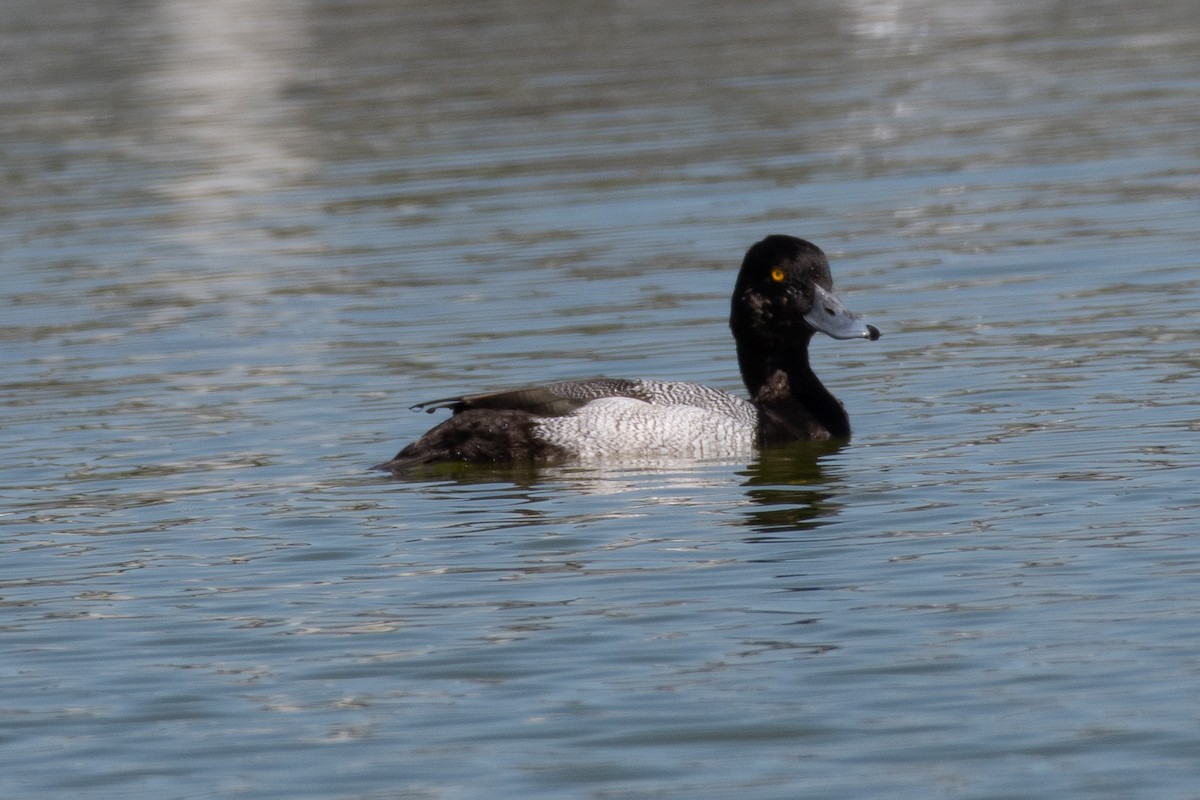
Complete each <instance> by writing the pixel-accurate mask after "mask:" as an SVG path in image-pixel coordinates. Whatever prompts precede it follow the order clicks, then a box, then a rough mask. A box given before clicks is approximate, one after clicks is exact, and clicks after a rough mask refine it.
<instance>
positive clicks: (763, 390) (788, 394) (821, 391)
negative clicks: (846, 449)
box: [738, 340, 850, 444]
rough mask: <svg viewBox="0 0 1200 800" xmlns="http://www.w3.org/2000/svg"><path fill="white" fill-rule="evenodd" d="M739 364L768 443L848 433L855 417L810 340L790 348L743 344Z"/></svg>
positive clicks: (843, 436)
mask: <svg viewBox="0 0 1200 800" xmlns="http://www.w3.org/2000/svg"><path fill="white" fill-rule="evenodd" d="M738 365H739V366H740V367H741V370H742V380H744V381H745V383H746V388H747V389H749V390H750V399H751V400H753V401H754V404H755V405H756V406H758V409H759V411H760V413H761V415H762V422H761V424H760V426H759V435H760V437H761V439H762V444H781V443H784V442H794V441H803V440H808V439H845V438H848V437H849V436H850V418H849V417H848V416H847V415H846V409H845V408H843V407H842V404H841V402H839V401H838V399H837V398H836V397H834V396H833V395H832V394H830V392H829V390H828V389H826V388H825V386H824V385H823V384H822V383H821V381H820V380H819V379H818V378H817V376H816V374H815V373H814V372H813V371H812V367H811V366H809V363H808V341H807V340H805V341H803V342H798V343H796V345H795V346H794V347H793V348H792V349H789V350H787V351H786V352H782V351H769V352H763V351H762V350H761V349H758V348H753V347H748V346H747V347H744V346H742V345H741V344H739V345H738Z"/></svg>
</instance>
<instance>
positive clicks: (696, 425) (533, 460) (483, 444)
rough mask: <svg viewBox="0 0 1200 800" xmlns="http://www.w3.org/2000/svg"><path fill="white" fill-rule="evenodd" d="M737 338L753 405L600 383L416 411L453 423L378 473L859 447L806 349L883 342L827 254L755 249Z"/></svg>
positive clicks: (749, 254) (774, 240) (655, 386)
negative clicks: (800, 445) (807, 446)
mask: <svg viewBox="0 0 1200 800" xmlns="http://www.w3.org/2000/svg"><path fill="white" fill-rule="evenodd" d="M729 327H730V330H731V332H732V333H733V338H734V343H735V347H736V352H737V361H738V367H739V369H740V371H741V376H742V382H743V383H744V384H745V386H746V389H747V391H748V393H749V397H748V398H745V397H739V396H738V395H735V394H733V393H731V392H726V391H723V390H720V389H715V388H712V387H709V386H705V385H703V384H699V383H688V382H683V381H662V380H646V379H626V378H603V377H601V378H587V379H582V380H567V381H560V382H557V383H548V384H543V385H537V386H525V387H520V388H515V389H505V390H501V391H492V392H484V393H480V394H466V395H461V396H459V397H449V398H444V399H441V400H431V401H428V402H424V403H418V404H417V405H414V406H412V409H411V410H414V411H416V410H424V411H427V412H430V413H433V412H436V411H439V410H449V411H450V413H451V416H450V417H449V418H448V419H446V420H445V421H443V422H441V423H440V424H438V425H436V426H435V427H433V428H432V429H430V430H429V431H428V432H427V433H426V434H425V435H424V436H422V437H420V438H419V439H417V440H416V441H415V442H413V443H411V444H409V445H408V446H406V447H405V448H404V449H402V450H401V451H400V452H399V453H397V454H396V456H395V457H394V458H392V459H390V460H388V461H385V462H383V463H382V464H377V465H375V467H373V469H377V470H383V471H386V472H390V473H392V475H395V476H400V475H403V474H404V473H405V472H407V471H409V470H411V469H413V468H414V467H419V466H421V465H433V464H437V463H441V462H468V463H482V464H487V463H491V464H505V463H511V464H516V463H521V464H535V465H537V464H547V465H549V464H559V463H564V462H572V461H579V462H586V461H596V460H645V459H697V460H698V459H716V458H741V457H748V456H751V455H752V454H753V453H755V452H757V451H759V450H761V449H763V448H767V447H771V446H774V445H781V444H787V443H791V442H800V441H824V440H841V439H846V440H848V439H849V438H850V418H849V415H848V414H847V413H846V409H845V406H844V405H843V404H842V402H841V401H840V400H838V399H837V398H836V397H834V396H833V394H832V393H831V392H830V391H829V390H828V389H826V388H825V386H824V384H822V383H821V381H820V379H818V378H817V376H816V374H815V373H814V372H813V369H812V366H811V364H810V363H809V357H808V345H809V342H810V341H811V340H812V338H813V336H814V335H815V334H817V333H823V334H825V335H827V336H830V337H832V338H834V339H840V340H849V339H867V340H870V341H875V340H878V339H879V337H880V336H881V335H882V333H881V332H880V330H879V328H877V327H875V326H874V325H870V324H867V323H865V322H863V321H862V320H860V319H859V318H858V317H857V316H855V315H854V314H852V313H851V312H850V311H849V310H847V308H846V307H845V306H844V305H842V302H841V301H840V300H839V299H838V297H837V295H836V294H834V290H833V277H832V274H831V272H830V269H829V260H828V258H827V257H826V255H825V253H824V252H823V251H822V250H821V249H820V248H819V247H817V246H816V245H815V244H813V243H812V242H809V241H807V240H805V239H800V238H797V237H795V236H786V235H782V234H773V235H770V236H767V237H766V238H764V239H763V240H762V241H759V242H757V243H755V244H754V245H752V246H751V247H750V248H749V249H748V250H747V251H746V255H745V257H744V258H743V259H742V265H741V268H740V270H739V271H738V275H737V280H736V281H735V283H734V287H733V297H732V300H731V304H730V315H729Z"/></svg>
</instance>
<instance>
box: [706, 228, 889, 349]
mask: <svg viewBox="0 0 1200 800" xmlns="http://www.w3.org/2000/svg"><path fill="white" fill-rule="evenodd" d="M729 326H730V328H731V329H732V330H733V336H734V338H735V339H737V341H738V344H739V346H750V347H753V348H756V349H760V350H762V351H764V352H770V351H776V350H779V351H785V352H786V351H794V350H795V349H796V348H804V347H806V346H807V345H808V340H809V339H811V338H812V335H813V334H814V333H816V332H817V331H821V332H822V333H825V334H827V335H829V336H832V337H833V338H835V339H872V340H874V339H878V338H879V336H880V333H879V329H878V328H876V327H875V326H874V325H867V324H865V323H863V322H861V321H860V320H858V319H857V318H856V317H855V316H854V315H853V314H851V313H850V312H849V311H847V310H846V308H845V307H844V306H843V305H842V304H841V302H840V301H839V300H838V299H837V297H836V295H834V293H833V276H832V275H830V273H829V259H827V258H826V257H825V254H824V253H823V252H821V248H819V247H817V246H816V245H815V244H813V243H812V242H808V241H805V240H804V239H797V238H796V237H795V236H779V235H775V236H768V237H767V238H765V239H763V240H762V241H761V242H758V243H757V244H755V245H754V246H753V247H751V248H750V249H749V250H747V251H746V257H745V258H744V259H743V260H742V269H741V272H739V273H738V278H737V284H736V285H735V286H734V289H733V304H732V310H731V313H730V316H729Z"/></svg>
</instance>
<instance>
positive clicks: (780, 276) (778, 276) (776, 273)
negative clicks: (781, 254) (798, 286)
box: [771, 267, 787, 283]
mask: <svg viewBox="0 0 1200 800" xmlns="http://www.w3.org/2000/svg"><path fill="white" fill-rule="evenodd" d="M786 277H787V273H786V272H784V271H783V267H775V268H774V269H773V270H771V280H773V281H775V282H776V283H783V280H784V278H786Z"/></svg>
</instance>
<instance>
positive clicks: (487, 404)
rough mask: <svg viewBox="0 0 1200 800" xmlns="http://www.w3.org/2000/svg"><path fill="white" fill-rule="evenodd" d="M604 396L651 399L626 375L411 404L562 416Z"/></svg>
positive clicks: (415, 408)
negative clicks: (624, 376) (625, 377)
mask: <svg viewBox="0 0 1200 800" xmlns="http://www.w3.org/2000/svg"><path fill="white" fill-rule="evenodd" d="M601 397H633V398H636V399H638V400H645V401H647V402H651V400H652V398H651V397H650V396H648V395H647V393H646V391H645V389H644V387H643V382H642V381H634V380H627V379H624V378H586V379H584V380H575V381H560V382H558V383H547V384H544V385H541V386H523V387H520V388H516V389H502V390H500V391H498V392H483V393H480V394H467V395H462V396H461V397H446V398H443V399H441V400H430V401H428V402H424V403H417V404H416V405H415V406H412V410H413V411H418V410H421V411H425V412H427V413H433V412H434V411H437V410H439V409H443V408H447V409H450V411H451V412H453V413H455V414H459V413H461V412H463V411H467V410H469V409H473V408H487V409H492V410H499V411H526V412H528V413H530V414H534V415H536V416H542V417H561V416H566V415H567V414H570V413H571V412H573V411H577V410H578V409H580V408H582V407H583V406H584V405H586V404H587V403H589V402H591V401H592V400H597V399H599V398H601Z"/></svg>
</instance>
